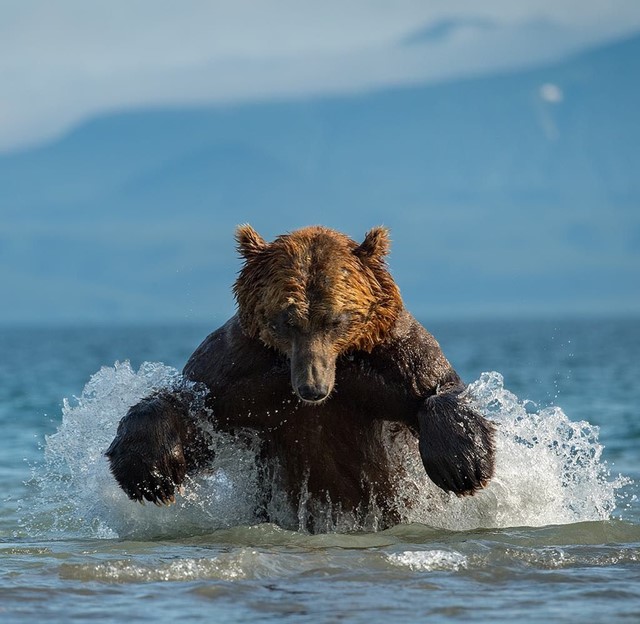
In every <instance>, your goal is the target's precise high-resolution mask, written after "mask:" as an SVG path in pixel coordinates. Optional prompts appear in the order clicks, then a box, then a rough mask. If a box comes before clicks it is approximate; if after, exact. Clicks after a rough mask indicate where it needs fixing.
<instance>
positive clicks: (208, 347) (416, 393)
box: [106, 225, 494, 530]
mask: <svg viewBox="0 0 640 624" xmlns="http://www.w3.org/2000/svg"><path fill="white" fill-rule="evenodd" d="M236 238H237V242H238V250H239V253H240V255H241V256H242V258H243V259H244V264H243V267H242V269H241V271H240V273H239V276H238V279H237V281H236V283H235V285H234V294H235V297H236V301H237V305H238V311H237V314H236V315H235V316H233V317H232V318H231V319H230V320H229V321H228V322H227V323H226V324H225V325H223V326H222V327H221V328H220V329H218V330H217V331H215V332H214V333H212V334H211V335H210V336H209V337H208V338H206V339H205V341H204V342H203V343H202V344H201V345H200V346H199V347H198V348H197V349H196V351H195V352H194V353H193V355H192V356H191V358H190V359H189V361H188V362H187V364H186V366H185V368H184V371H183V375H184V378H185V379H186V380H188V382H198V384H199V385H200V386H201V387H202V386H204V387H205V388H206V390H207V392H206V394H205V395H204V398H202V394H201V393H197V392H196V391H195V390H194V385H193V383H191V385H190V384H189V383H186V384H185V385H184V386H183V387H180V388H176V389H175V390H173V391H165V392H161V393H158V394H156V395H153V396H150V397H148V398H146V399H144V400H142V401H141V402H140V403H139V404H137V405H135V406H133V407H132V408H131V409H130V410H129V412H128V413H127V415H126V416H125V417H124V418H123V419H122V421H121V422H120V424H119V426H118V431H117V435H116V437H115V439H114V440H113V442H112V443H111V446H110V447H109V449H108V450H107V452H106V454H107V456H108V458H109V460H110V466H111V471H112V473H113V475H114V476H115V478H116V480H117V481H118V483H119V484H120V485H121V487H122V488H123V489H124V490H125V492H126V493H127V494H128V495H129V497H130V498H132V499H134V500H138V501H143V500H144V499H146V500H148V501H152V502H154V503H157V504H162V503H170V502H173V501H174V500H175V498H174V494H175V490H176V488H177V487H178V486H180V484H181V483H182V482H183V481H184V479H185V475H186V474H188V473H193V472H196V471H198V470H199V469H201V468H203V467H204V466H206V464H207V462H209V461H210V460H211V454H212V452H213V451H212V450H211V446H210V445H209V444H208V439H207V435H206V434H205V433H204V428H203V427H201V426H200V425H202V424H203V423H204V422H207V423H208V424H209V426H211V424H212V425H213V426H214V427H215V428H216V429H217V430H220V431H224V432H232V433H236V434H237V435H240V434H241V432H243V431H244V432H246V431H247V430H252V431H253V433H252V435H254V436H255V435H257V436H258V437H259V439H260V444H261V458H262V460H263V461H264V466H266V467H267V469H266V470H265V474H268V475H269V476H268V478H267V477H265V481H269V482H270V483H271V484H273V483H274V480H275V481H277V482H278V484H279V487H280V489H281V491H284V492H286V494H287V497H288V500H289V503H290V504H291V506H292V508H293V509H295V508H296V506H297V505H298V504H299V502H300V499H301V497H303V496H304V497H305V501H306V502H310V503H311V504H312V507H311V508H313V503H314V502H316V503H317V504H318V506H320V505H322V504H325V503H327V501H328V502H330V503H331V505H332V508H333V509H334V510H339V511H340V512H341V513H343V512H347V513H351V514H355V515H356V516H358V515H359V516H363V515H364V514H367V513H370V511H371V509H375V510H376V513H378V515H379V516H381V517H380V524H379V526H389V525H390V524H393V523H396V522H398V521H399V520H401V517H400V516H399V515H398V513H397V508H396V503H397V499H396V495H397V492H396V491H395V486H396V483H397V481H398V477H399V475H400V474H401V472H402V470H403V467H402V457H394V456H391V455H390V454H389V452H388V449H389V448H390V446H389V437H391V438H394V439H395V440H396V441H398V440H399V441H400V443H401V445H402V446H401V448H403V453H400V454H399V455H403V454H405V453H419V454H420V457H421V459H422V463H423V465H424V468H425V470H426V473H427V475H428V476H429V477H430V479H431V480H432V481H433V482H434V483H435V484H436V485H437V486H439V487H440V488H442V489H443V490H445V491H449V492H454V493H455V494H457V495H470V494H474V493H475V492H476V491H477V490H479V489H480V488H482V487H484V486H485V485H486V484H487V483H488V481H489V480H490V478H491V477H492V474H493V470H494V426H493V424H492V423H491V422H489V421H488V420H486V419H485V418H484V417H483V416H481V415H480V414H479V413H477V412H476V411H474V409H473V408H472V407H471V406H470V405H469V404H468V402H467V400H466V398H465V397H464V396H463V394H462V391H463V390H464V385H463V383H462V382H461V380H460V378H459V377H458V375H457V374H456V372H455V371H454V370H453V368H452V367H451V365H450V364H449V362H448V361H447V359H446V358H445V356H444V355H443V353H442V351H441V349H440V346H439V345H438V343H437V342H436V340H435V339H434V338H433V336H431V334H429V333H428V332H427V331H426V330H425V329H424V328H423V327H422V326H421V325H420V324H419V323H418V322H417V321H416V320H415V319H414V318H413V317H412V316H411V314H409V312H408V311H407V310H406V309H405V308H404V306H403V303H402V299H401V297H400V292H399V290H398V287H397V286H396V284H395V282H394V280H393V278H392V277H391V275H390V273H389V271H388V269H387V266H386V261H385V256H386V255H387V253H388V251H389V236H388V232H387V230H386V229H384V228H374V229H372V230H371V231H369V232H368V233H367V235H366V237H365V239H364V241H363V242H362V243H360V244H358V243H356V242H355V241H353V240H351V239H350V238H349V237H347V236H345V235H344V234H341V233H339V232H336V231H334V230H330V229H327V228H324V227H318V226H314V227H308V228H304V229H301V230H298V231H294V232H292V233H290V234H285V235H282V236H279V237H278V238H276V239H275V240H274V241H273V242H271V243H268V242H266V241H265V240H264V239H263V238H262V237H261V236H260V235H259V234H258V233H257V232H256V231H255V230H253V229H252V228H251V227H250V226H248V225H244V226H241V227H239V228H238V230H237V233H236ZM416 438H417V439H418V444H416V443H415V442H414V440H415V439H416ZM409 503H410V501H409ZM256 504H257V505H259V504H260V502H259V501H256ZM263 517H264V518H265V519H266V520H271V518H269V514H268V513H267V512H265V513H264V514H263ZM307 524H308V528H309V529H310V530H314V528H316V525H315V524H314V519H313V518H310V519H309V521H308V523H307Z"/></svg>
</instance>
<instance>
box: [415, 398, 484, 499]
mask: <svg viewBox="0 0 640 624" xmlns="http://www.w3.org/2000/svg"><path fill="white" fill-rule="evenodd" d="M418 424H419V427H420V444H419V448H420V456H421V457H422V463H423V464H424V468H425V470H426V471H427V475H429V478H430V479H431V480H432V481H433V482H434V483H435V484H436V485H437V486H438V487H439V488H441V489H443V490H445V491H446V492H454V493H455V494H456V495H457V496H466V495H473V494H475V493H476V492H477V491H478V490H480V489H482V488H483V487H485V486H486V485H487V484H488V483H489V480H490V479H491V477H492V476H493V473H494V468H495V443H494V434H495V426H494V424H493V423H491V422H490V421H488V420H487V419H486V418H484V417H483V416H482V415H480V414H478V412H476V411H475V410H473V409H472V408H471V407H470V406H469V405H468V404H467V403H466V401H465V400H464V399H463V398H462V397H461V396H460V392H459V391H457V390H456V391H453V392H447V393H442V394H436V395H434V396H431V397H428V398H427V399H425V401H424V403H423V405H422V407H421V409H420V411H419V412H418Z"/></svg>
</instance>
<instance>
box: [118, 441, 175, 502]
mask: <svg viewBox="0 0 640 624" xmlns="http://www.w3.org/2000/svg"><path fill="white" fill-rule="evenodd" d="M106 455H107V457H108V458H109V462H110V464H111V472H112V474H113V476H114V477H115V479H116V481H117V482H118V484H119V485H120V487H121V488H122V489H123V490H124V491H125V492H126V493H127V495H128V496H129V498H131V499H132V500H135V501H138V502H141V503H144V501H145V500H148V501H150V502H152V503H155V504H156V505H170V504H172V503H175V491H176V488H177V487H178V486H179V485H180V484H181V483H182V482H183V481H184V478H185V475H186V463H185V461H184V455H183V452H182V446H181V445H179V444H178V445H175V446H174V447H173V449H172V450H171V451H170V453H169V454H168V456H167V455H158V456H156V457H155V459H152V458H151V457H150V455H149V453H148V452H147V453H145V454H144V455H143V456H141V455H138V454H137V453H132V452H131V451H130V450H128V449H127V445H126V440H122V441H119V440H118V438H116V439H115V440H114V441H113V442H112V444H111V446H110V447H109V449H108V450H107V453H106Z"/></svg>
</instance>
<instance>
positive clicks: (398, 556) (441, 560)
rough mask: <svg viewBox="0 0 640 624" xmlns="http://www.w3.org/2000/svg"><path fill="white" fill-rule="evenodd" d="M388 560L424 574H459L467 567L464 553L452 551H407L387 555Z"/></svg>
mask: <svg viewBox="0 0 640 624" xmlns="http://www.w3.org/2000/svg"><path fill="white" fill-rule="evenodd" d="M387 560H388V561H389V563H391V564H393V565H395V566H400V567H405V568H409V569H410V570H414V571H416V570H419V571H423V572H432V571H435V570H450V571H452V572H457V571H458V570H460V569H461V568H466V567H467V558H466V557H465V556H464V555H463V554H462V553H459V552H456V551H452V550H405V551H404V552H401V553H392V554H389V555H387Z"/></svg>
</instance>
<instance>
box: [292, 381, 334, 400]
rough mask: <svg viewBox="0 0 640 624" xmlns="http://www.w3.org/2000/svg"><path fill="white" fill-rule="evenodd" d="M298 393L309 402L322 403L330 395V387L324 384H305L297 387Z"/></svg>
mask: <svg viewBox="0 0 640 624" xmlns="http://www.w3.org/2000/svg"><path fill="white" fill-rule="evenodd" d="M296 394H297V395H298V396H299V397H300V398H301V399H302V400H303V401H306V402H307V403H320V402H321V401H324V400H325V399H326V398H327V397H328V396H329V388H328V387H327V386H324V385H320V386H311V385H308V384H304V385H302V386H299V387H298V388H297V389H296Z"/></svg>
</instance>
